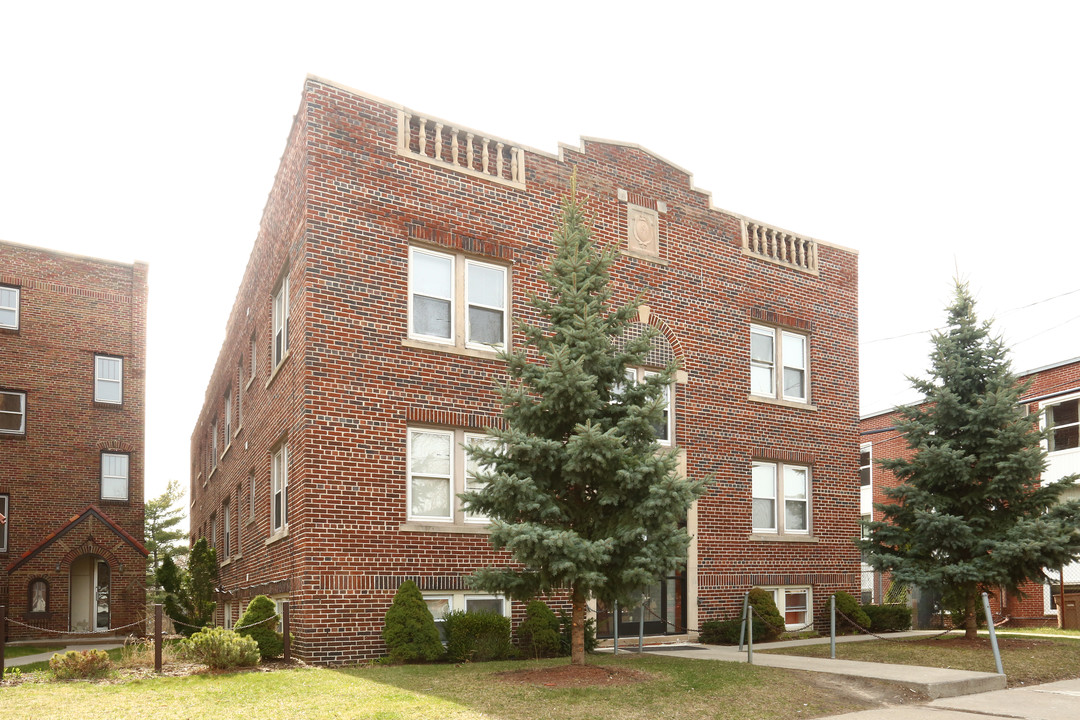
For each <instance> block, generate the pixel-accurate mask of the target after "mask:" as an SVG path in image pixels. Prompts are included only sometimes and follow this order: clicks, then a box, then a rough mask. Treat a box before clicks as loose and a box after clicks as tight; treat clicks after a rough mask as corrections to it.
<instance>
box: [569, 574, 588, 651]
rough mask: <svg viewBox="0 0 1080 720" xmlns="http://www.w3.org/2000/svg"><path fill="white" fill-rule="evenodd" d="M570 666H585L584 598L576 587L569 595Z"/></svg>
mask: <svg viewBox="0 0 1080 720" xmlns="http://www.w3.org/2000/svg"><path fill="white" fill-rule="evenodd" d="M570 601H571V603H572V609H571V611H570V664H571V665H584V664H585V596H584V595H583V594H582V593H581V591H579V590H578V589H577V588H576V587H575V588H574V589H573V590H572V591H571V593H570Z"/></svg>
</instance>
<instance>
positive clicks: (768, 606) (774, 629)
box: [750, 587, 785, 642]
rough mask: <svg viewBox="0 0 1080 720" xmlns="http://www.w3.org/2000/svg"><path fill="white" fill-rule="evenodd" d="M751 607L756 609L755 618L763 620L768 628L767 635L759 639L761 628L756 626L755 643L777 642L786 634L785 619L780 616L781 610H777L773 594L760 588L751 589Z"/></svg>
mask: <svg viewBox="0 0 1080 720" xmlns="http://www.w3.org/2000/svg"><path fill="white" fill-rule="evenodd" d="M750 607H752V608H754V617H756V618H757V619H758V620H761V622H763V623H764V624H765V627H766V628H767V630H766V632H765V634H764V635H762V636H761V637H758V635H757V628H758V627H759V626H758V625H754V630H755V632H754V640H755V641H761V642H769V641H771V640H776V639H777V638H778V637H780V636H781V635H782V634H783V633H784V628H785V625H784V618H783V617H782V616H781V615H780V610H779V609H777V607H776V601H775V600H773V596H772V593H771V592H769V591H768V590H762V589H761V588H758V587H756V588H750Z"/></svg>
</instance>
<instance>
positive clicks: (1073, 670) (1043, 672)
mask: <svg viewBox="0 0 1080 720" xmlns="http://www.w3.org/2000/svg"><path fill="white" fill-rule="evenodd" d="M998 642H999V645H1000V649H1001V665H1002V667H1003V668H1004V670H1005V675H1006V677H1007V678H1008V681H1009V685H1018V684H1020V683H1024V684H1027V685H1031V684H1034V683H1044V682H1052V681H1054V680H1065V679H1069V678H1075V677H1080V642H1077V641H1076V640H1065V639H1054V638H1039V637H1020V636H1012V637H999V638H998ZM757 651H758V650H757V648H755V652H757ZM760 652H769V653H777V654H781V655H804V656H809V657H828V656H829V645H828V643H825V644H823V645H806V646H803V647H794V648H777V649H774V650H761V651H760ZM836 657H837V658H840V659H842V660H864V661H866V662H881V663H894V664H897V665H922V666H925V667H941V668H955V669H958V670H977V671H981V672H997V670H996V668H995V667H994V654H993V650H991V648H990V638H989V636H982V635H980V636H979V639H978V640H977V641H975V642H974V643H969V642H967V641H965V640H963V634H962V633H960V634H952V635H947V636H945V637H942V638H936V639H921V638H906V639H898V640H872V641H866V642H852V643H837V645H836Z"/></svg>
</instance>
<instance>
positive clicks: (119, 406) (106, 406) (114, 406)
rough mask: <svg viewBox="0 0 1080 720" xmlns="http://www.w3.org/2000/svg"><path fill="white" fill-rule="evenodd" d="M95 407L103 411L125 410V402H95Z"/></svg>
mask: <svg viewBox="0 0 1080 720" xmlns="http://www.w3.org/2000/svg"><path fill="white" fill-rule="evenodd" d="M94 407H96V408H100V409H102V410H123V409H124V403H123V402H118V403H114V402H106V401H104V400H94Z"/></svg>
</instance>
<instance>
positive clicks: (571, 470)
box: [461, 181, 704, 665]
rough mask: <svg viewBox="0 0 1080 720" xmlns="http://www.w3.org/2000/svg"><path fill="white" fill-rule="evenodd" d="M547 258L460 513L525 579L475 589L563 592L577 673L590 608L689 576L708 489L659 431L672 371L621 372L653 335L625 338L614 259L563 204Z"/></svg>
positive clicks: (499, 576)
mask: <svg viewBox="0 0 1080 720" xmlns="http://www.w3.org/2000/svg"><path fill="white" fill-rule="evenodd" d="M553 239H554V244H555V255H554V257H553V259H552V260H551V263H550V265H549V266H548V267H547V268H546V269H545V270H544V271H543V272H542V274H541V278H542V279H543V281H544V282H545V283H546V285H547V293H546V297H541V296H539V295H533V296H531V297H530V304H531V305H532V306H533V307H534V308H535V309H536V310H537V313H538V315H539V318H540V322H539V323H537V324H528V323H526V322H524V321H521V320H520V319H519V320H518V321H517V328H518V329H519V331H520V332H521V333H522V334H523V336H524V339H525V342H524V343H523V345H522V346H521V347H518V348H517V349H516V350H515V351H514V352H513V353H512V354H509V355H504V356H503V357H504V359H505V360H506V362H507V371H508V374H509V378H510V379H509V381H508V382H507V383H505V384H504V385H502V386H500V388H499V389H500V393H501V399H502V406H503V409H502V414H503V418H504V419H505V421H506V426H505V429H498V430H490V431H489V433H490V435H492V436H493V437H494V438H496V439H497V440H498V445H497V448H496V447H492V446H480V445H475V446H470V447H469V448H467V449H468V452H469V455H470V457H471V459H472V460H473V461H474V462H475V463H476V464H477V465H478V466H479V467H480V468H482V470H481V471H480V472H479V473H478V474H477V479H478V481H479V482H481V483H486V485H484V486H483V487H482V488H481V489H480V490H478V491H474V492H467V493H464V494H462V496H461V497H462V499H463V500H464V503H465V507H466V508H467V509H468V510H470V511H472V512H477V513H481V514H483V515H485V516H487V517H488V518H490V519H491V525H492V531H491V535H490V539H491V543H492V545H493V546H494V547H495V548H499V549H506V550H509V551H510V553H511V555H512V556H513V558H514V560H516V561H517V562H518V563H520V564H521V565H523V566H524V568H523V569H519V568H516V567H504V568H486V569H483V570H480V571H478V572H477V573H476V574H475V575H474V576H473V578H472V582H473V585H474V587H476V588H479V589H484V590H487V591H491V592H502V593H506V594H508V595H510V596H511V597H514V598H518V599H527V598H531V597H534V596H536V595H538V594H546V593H550V592H552V591H558V590H565V591H568V592H569V595H570V600H571V603H572V613H571V617H572V631H571V636H572V642H571V662H572V663H573V664H578V665H579V664H583V663H584V662H585V602H586V600H587V599H588V598H590V597H594V598H597V599H599V600H602V601H604V602H606V603H612V602H613V601H615V600H620V601H622V602H623V603H625V604H631V603H632V602H634V601H636V600H637V599H638V598H639V597H640V595H639V594H638V593H640V591H641V588H643V587H645V586H647V585H648V584H650V583H652V582H655V581H656V579H657V578H659V577H663V576H666V575H668V574H671V573H673V572H675V571H676V570H678V569H679V568H681V567H682V566H683V565H684V564H685V562H686V550H687V546H688V544H689V542H690V537H689V535H688V534H687V532H686V529H685V520H686V514H687V511H688V509H689V507H690V504H691V503H692V502H693V501H694V499H695V498H697V497H698V496H699V495H700V494H701V493H702V492H703V490H704V483H703V482H699V481H691V480H687V479H684V478H681V477H679V476H678V474H677V473H676V457H675V453H674V452H673V451H663V450H661V449H660V446H659V445H658V443H657V441H656V432H655V429H654V428H656V427H657V426H659V425H660V424H661V423H662V422H663V410H664V405H663V402H664V400H663V392H664V387H665V386H666V385H667V384H668V383H670V382H671V379H672V375H673V373H674V371H675V369H676V368H675V366H674V365H672V366H669V367H667V368H665V369H664V370H663V371H662V372H659V373H657V374H656V375H651V376H649V377H647V378H646V379H645V380H644V382H641V383H628V382H627V381H626V376H625V371H626V369H627V368H635V367H638V366H641V365H643V364H644V359H645V355H646V353H647V352H648V350H649V348H650V345H651V340H652V337H653V334H655V331H654V330H652V329H650V330H649V332H647V333H645V335H644V336H641V337H636V338H627V339H626V340H625V342H623V333H624V330H625V329H626V328H627V326H628V324H629V323H630V322H631V321H632V320H633V319H634V318H636V316H637V307H638V305H639V303H640V297H638V298H635V299H634V300H632V301H631V302H629V303H627V304H626V305H622V306H619V307H614V306H613V302H612V288H611V285H610V280H609V269H610V267H611V265H612V263H613V262H614V259H615V250H614V249H613V248H607V249H601V248H598V247H597V246H596V244H595V243H594V241H593V239H592V234H591V231H590V229H589V227H588V225H587V223H586V221H585V218H584V214H583V211H582V208H581V206H580V205H579V204H578V201H577V199H576V181H572V182H571V190H570V195H569V197H568V198H566V199H565V200H564V202H563V207H562V221H561V224H560V226H559V228H558V229H557V230H556V232H555V234H554V238H553Z"/></svg>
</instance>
